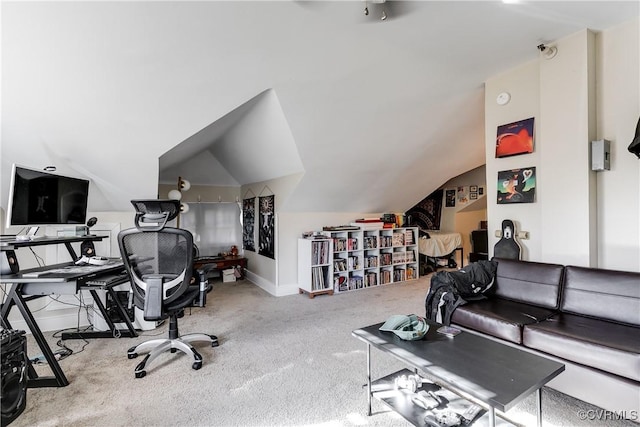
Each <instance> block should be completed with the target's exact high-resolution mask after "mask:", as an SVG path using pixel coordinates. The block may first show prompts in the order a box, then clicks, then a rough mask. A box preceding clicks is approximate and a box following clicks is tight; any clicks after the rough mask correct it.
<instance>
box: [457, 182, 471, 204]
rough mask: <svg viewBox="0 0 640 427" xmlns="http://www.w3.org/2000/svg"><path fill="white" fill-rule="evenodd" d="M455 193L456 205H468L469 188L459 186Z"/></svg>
mask: <svg viewBox="0 0 640 427" xmlns="http://www.w3.org/2000/svg"><path fill="white" fill-rule="evenodd" d="M457 191H458V192H457V198H458V204H459V205H466V204H467V203H469V187H468V186H459V187H458V190H457Z"/></svg>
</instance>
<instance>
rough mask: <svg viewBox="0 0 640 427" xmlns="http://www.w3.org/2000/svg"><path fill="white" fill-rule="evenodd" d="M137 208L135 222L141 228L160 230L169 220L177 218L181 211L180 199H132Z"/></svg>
mask: <svg viewBox="0 0 640 427" xmlns="http://www.w3.org/2000/svg"><path fill="white" fill-rule="evenodd" d="M131 204H132V205H133V207H134V208H135V210H136V217H135V224H136V228H137V229H139V230H146V231H159V230H162V229H163V228H164V227H165V225H166V224H167V221H171V220H172V219H175V218H176V217H177V216H178V214H179V213H180V201H179V200H169V199H167V200H158V199H148V200H132V201H131Z"/></svg>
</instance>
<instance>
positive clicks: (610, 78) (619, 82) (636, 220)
mask: <svg viewBox="0 0 640 427" xmlns="http://www.w3.org/2000/svg"><path fill="white" fill-rule="evenodd" d="M596 58H597V66H596V70H597V75H596V80H597V91H596V98H597V111H598V118H597V128H598V129H597V139H602V138H604V139H608V140H610V141H611V170H610V171H605V172H599V173H598V174H597V206H598V207H597V216H598V248H599V249H598V257H599V258H598V264H599V265H601V266H606V267H607V268H613V269H621V270H632V271H640V196H639V195H640V160H639V159H638V158H636V157H635V156H634V155H632V154H631V153H629V151H627V147H628V146H629V144H630V143H631V140H632V139H633V136H634V132H635V124H636V123H637V121H638V117H639V116H640V77H639V75H640V20H639V19H636V20H634V21H631V22H629V23H627V24H624V25H620V26H618V27H615V28H612V29H610V30H607V31H604V32H603V33H602V34H600V35H599V36H598V37H596Z"/></svg>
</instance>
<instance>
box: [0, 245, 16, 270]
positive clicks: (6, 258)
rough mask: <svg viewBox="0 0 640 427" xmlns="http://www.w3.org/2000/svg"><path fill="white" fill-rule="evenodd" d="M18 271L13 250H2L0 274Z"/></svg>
mask: <svg viewBox="0 0 640 427" xmlns="http://www.w3.org/2000/svg"><path fill="white" fill-rule="evenodd" d="M18 271H20V266H19V265H18V258H16V253H15V251H13V250H8V251H2V256H0V273H1V274H16V273H18Z"/></svg>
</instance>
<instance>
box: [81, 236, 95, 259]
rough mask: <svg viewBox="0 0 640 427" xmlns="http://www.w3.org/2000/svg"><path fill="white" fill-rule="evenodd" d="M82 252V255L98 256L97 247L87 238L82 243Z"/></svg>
mask: <svg viewBox="0 0 640 427" xmlns="http://www.w3.org/2000/svg"><path fill="white" fill-rule="evenodd" d="M80 252H81V255H82V256H86V257H92V256H96V247H95V246H94V245H93V242H92V241H91V240H85V241H83V242H82V243H81V244H80Z"/></svg>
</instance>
